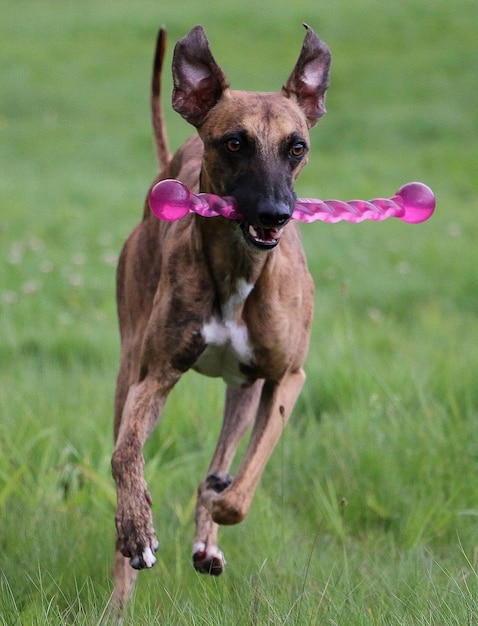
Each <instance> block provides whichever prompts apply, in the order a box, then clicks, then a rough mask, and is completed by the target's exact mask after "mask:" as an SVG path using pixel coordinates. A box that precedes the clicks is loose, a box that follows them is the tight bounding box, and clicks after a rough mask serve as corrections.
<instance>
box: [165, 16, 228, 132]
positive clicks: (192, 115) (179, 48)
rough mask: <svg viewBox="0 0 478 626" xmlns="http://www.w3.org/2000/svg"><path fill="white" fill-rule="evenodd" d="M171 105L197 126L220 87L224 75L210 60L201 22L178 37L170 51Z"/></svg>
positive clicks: (220, 89)
mask: <svg viewBox="0 0 478 626" xmlns="http://www.w3.org/2000/svg"><path fill="white" fill-rule="evenodd" d="M173 80H174V89H173V99H172V101H173V108H174V110H175V111H177V112H178V113H179V114H180V115H182V116H183V117H184V119H185V120H187V121H188V122H189V123H190V124H193V125H194V126H200V125H201V124H202V122H203V121H204V119H205V117H206V115H207V114H208V113H209V111H210V110H211V109H212V107H213V106H214V105H215V104H216V103H217V102H218V100H219V99H220V97H221V95H222V93H223V91H224V90H225V89H227V88H228V87H229V84H228V81H227V78H226V76H225V74H224V72H223V71H222V70H221V68H220V67H219V65H218V64H217V63H216V61H215V60H214V57H213V56H212V54H211V50H210V49H209V42H208V40H207V37H206V33H205V32H204V29H203V27H202V26H195V27H194V28H193V29H192V30H191V31H190V32H189V33H188V34H187V35H186V36H185V37H183V38H182V39H180V40H179V41H178V42H177V44H176V46H175V48H174V55H173Z"/></svg>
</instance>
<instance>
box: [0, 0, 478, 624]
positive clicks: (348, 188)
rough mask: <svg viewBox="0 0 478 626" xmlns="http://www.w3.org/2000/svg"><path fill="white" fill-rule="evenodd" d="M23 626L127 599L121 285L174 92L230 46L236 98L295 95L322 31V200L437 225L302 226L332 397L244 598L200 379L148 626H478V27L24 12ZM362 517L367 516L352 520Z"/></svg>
mask: <svg viewBox="0 0 478 626" xmlns="http://www.w3.org/2000/svg"><path fill="white" fill-rule="evenodd" d="M0 15H1V20H0V64H1V71H0V77H1V78H0V367H1V373H0V620H1V623H2V624H8V625H9V626H10V625H11V624H47V623H48V624H50V623H51V624H60V623H61V624H63V623H65V624H93V623H100V621H101V619H102V615H103V610H104V608H105V605H106V603H107V600H108V595H109V591H110V586H109V585H110V581H109V568H110V563H111V551H112V545H113V538H114V522H113V518H114V502H115V495H114V488H113V483H112V479H111V477H110V470H109V457H110V454H111V448H112V437H111V413H112V397H113V391H114V379H115V375H116V367H117V359H118V334H117V328H116V315H115V302H114V271H115V270H114V268H115V264H116V260H117V256H118V254H119V251H120V249H121V245H122V243H123V241H124V239H125V238H126V236H127V235H128V233H129V232H130V230H131V229H132V227H133V226H134V225H135V224H136V223H137V221H138V220H139V218H140V216H141V212H142V205H143V201H144V196H145V193H146V191H147V188H148V185H149V184H150V182H151V180H152V178H153V177H154V175H155V173H156V162H155V156H154V149H153V143H152V134H151V128H150V121H149V118H150V112H149V84H150V72H151V63H152V55H153V49H154V42H155V37H156V32H157V29H158V27H159V26H160V25H164V26H166V27H167V29H168V36H169V45H168V55H167V59H166V70H165V72H164V106H165V112H166V119H167V125H168V131H169V136H170V143H171V147H173V148H176V147H178V146H179V145H180V144H181V142H182V141H183V140H184V139H185V138H186V137H187V136H188V135H189V134H190V133H191V132H192V129H191V128H190V127H188V126H187V124H186V123H185V122H184V121H183V120H181V119H180V118H179V117H178V116H177V115H176V114H175V113H174V112H173V111H172V110H171V108H170V105H169V100H170V92H171V79H170V72H169V70H168V67H169V65H170V61H171V51H172V46H173V44H174V42H175V41H176V39H178V38H179V37H181V36H183V35H184V34H185V33H186V32H187V31H188V30H189V29H190V28H191V27H192V26H193V25H195V24H196V23H201V24H203V26H204V27H205V28H206V31H207V34H208V36H209V39H210V43H211V48H212V51H213V54H214V55H215V57H216V59H217V61H218V62H219V64H220V65H221V66H222V68H223V69H224V70H225V72H226V74H227V75H228V77H229V79H230V82H231V85H232V87H233V88H238V89H259V90H277V89H279V88H280V87H281V85H282V84H283V83H284V81H285V80H286V79H287V77H288V76H289V74H290V72H291V70H292V68H293V66H294V64H295V61H296V59H297V56H298V54H299V50H300V46H301V42H302V38H303V36H304V30H303V28H302V25H301V24H302V23H303V22H306V23H308V24H310V25H311V26H312V27H313V28H314V30H316V32H317V33H318V34H319V35H320V36H321V37H322V38H323V39H324V40H325V41H326V42H327V43H328V45H329V46H330V48H331V51H332V56H333V59H332V75H331V87H330V90H329V94H328V98H327V108H328V114H327V116H326V117H325V118H324V119H323V120H322V121H321V122H320V123H319V125H318V126H317V128H316V129H314V130H313V131H312V154H311V158H310V160H309V165H308V167H307V168H306V170H305V171H304V173H303V175H302V176H301V179H300V180H299V181H298V185H297V193H298V195H299V196H309V197H320V198H323V199H325V198H332V197H335V198H339V199H343V200H347V199H350V198H353V197H359V198H371V197H376V196H390V195H392V194H393V193H394V192H395V191H396V189H398V187H400V186H401V185H402V184H403V183H405V182H408V181H411V180H420V181H422V182H425V183H427V184H428V185H429V186H431V187H432V189H433V190H434V191H435V193H436V196H437V209H436V213H435V215H434V216H433V218H432V219H431V220H430V221H429V222H426V223H424V224H422V225H419V226H410V225H406V224H403V223H401V222H400V221H398V220H388V221H387V222H384V223H382V224H373V223H364V224H361V225H351V224H337V225H334V226H330V225H326V224H319V223H316V224H313V225H309V226H306V227H303V228H302V233H303V239H304V245H305V247H306V250H307V254H308V258H309V264H310V268H311V271H312V274H313V276H314V279H315V282H316V287H317V296H316V315H315V324H314V331H313V338H312V343H311V352H310V356H309V359H308V363H307V371H308V381H307V384H306V388H305V389H304V392H303V394H302V396H301V399H300V400H299V403H298V405H297V408H296V411H295V414H294V416H293V418H292V420H291V422H290V425H289V426H288V428H287V430H286V432H285V433H284V436H283V438H282V440H281V442H280V444H279V446H278V449H277V451H276V452H275V453H274V455H273V457H272V459H271V462H270V464H269V465H268V467H267V469H266V472H265V474H264V478H263V481H262V484H261V487H260V489H259V490H258V493H257V497H256V499H255V501H254V504H253V507H252V510H251V513H250V516H249V518H248V520H247V521H246V522H245V523H244V524H242V525H241V526H239V527H237V528H227V529H224V531H223V532H222V534H221V547H222V548H223V549H224V551H225V552H226V557H227V559H228V562H229V567H228V570H227V572H226V574H225V575H224V576H223V577H222V578H221V579H219V580H209V579H207V578H204V577H200V576H198V575H196V574H195V573H194V571H193V570H192V568H191V566H190V564H189V559H190V554H189V553H190V541H191V538H192V513H193V506H194V494H195V489H196V485H197V483H198V481H199V480H200V479H201V478H202V476H203V473H204V472H205V471H206V468H207V464H208V462H209V458H210V456H211V454H212V450H213V446H214V442H215V438H216V436H217V432H218V428H219V425H220V414H221V410H222V395H223V386H222V384H221V383H220V382H218V381H208V380H205V379H201V378H199V377H198V376H196V375H194V374H191V375H188V376H187V377H185V378H184V380H182V381H181V383H180V384H179V389H178V390H177V391H176V393H173V395H172V396H171V398H170V401H169V403H168V406H167V410H166V414H165V416H164V420H163V423H162V424H161V426H160V428H159V429H158V430H157V431H156V432H155V433H154V435H153V436H152V438H151V440H150V442H149V443H148V446H147V449H146V456H147V459H148V465H147V473H148V479H149V482H150V487H151V491H152V493H153V499H154V502H155V507H154V513H155V518H156V526H157V530H158V534H159V537H160V540H161V549H160V552H159V559H158V564H157V566H156V567H155V568H154V569H153V570H152V571H151V572H147V573H143V574H142V575H141V577H140V578H141V579H140V584H139V587H138V593H137V597H136V602H135V604H134V606H133V607H132V608H131V609H130V611H129V612H128V614H127V616H126V622H127V623H131V624H133V623H134V624H142V623H144V624H150V623H153V622H154V620H156V622H157V623H161V624H188V625H190V624H228V625H229V624H269V623H271V624H340V625H344V624H437V625H438V624H440V625H442V624H459V625H460V626H461V625H462V624H465V623H470V624H471V623H475V621H477V620H478V608H477V603H476V597H477V596H476V592H477V576H476V565H477V559H478V557H477V554H478V548H477V546H478V541H477V532H476V517H477V516H478V501H477V500H478V488H477V481H476V476H477V470H478V432H477V431H478V428H477V412H478V411H477V407H478V393H477V385H476V380H477V377H478V356H477V350H476V342H477V337H478V323H477V315H476V314H477V308H478V307H477V304H478V289H477V276H476V268H477V265H478V252H477V245H476V241H477V231H478V222H477V219H476V212H477V210H478V181H477V171H478V155H477V149H476V144H477V129H478V113H477V110H478V109H477V106H476V104H477V96H478V41H477V37H476V24H477V23H478V3H477V2H476V0H456V1H455V2H453V3H450V2H445V0H434V1H432V2H423V1H420V0H404V1H402V2H400V3H395V2H394V3H385V2H379V1H378V0H358V1H357V2H354V3H350V2H347V1H346V0H335V1H332V0H330V1H324V2H322V3H312V2H305V1H303V0H297V1H294V2H286V1H285V0H273V1H272V0H266V1H264V2H260V3H259V2H235V3H231V4H228V3H224V2H217V1H212V0H207V1H204V2H193V1H192V0H189V1H184V2H180V1H178V2H175V3H170V2H169V3H166V2H159V1H154V2H153V1H152V0H151V1H150V0H136V1H130V2H126V1H123V0H120V1H116V2H114V3H113V2H105V1H104V0H100V1H98V0H95V1H94V2H93V1H92V0H84V1H82V2H73V1H71V0H65V1H62V2H59V1H53V0H41V1H40V0H22V1H21V2H11V1H7V0H0ZM345 503H347V505H346V506H345Z"/></svg>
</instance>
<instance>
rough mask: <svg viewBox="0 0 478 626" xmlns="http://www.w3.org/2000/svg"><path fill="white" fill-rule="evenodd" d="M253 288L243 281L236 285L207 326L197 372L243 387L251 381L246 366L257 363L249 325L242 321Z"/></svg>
mask: <svg viewBox="0 0 478 626" xmlns="http://www.w3.org/2000/svg"><path fill="white" fill-rule="evenodd" d="M252 289H253V285H251V284H249V283H247V282H246V281H245V280H243V279H239V280H238V281H237V284H236V290H235V292H234V294H233V295H232V296H231V297H230V298H229V300H228V301H227V302H226V303H225V305H224V306H223V307H222V310H221V313H220V314H217V315H214V316H213V317H212V318H211V319H209V320H208V321H207V322H206V323H205V324H204V326H203V329H202V333H203V337H204V340H205V342H206V348H205V350H204V352H203V353H202V354H201V356H200V357H199V359H198V360H197V361H196V363H195V364H194V369H195V370H196V371H197V372H199V373H201V374H204V375H206V376H220V377H221V378H223V379H224V380H225V382H226V383H227V384H228V385H231V386H232V387H240V386H241V385H242V384H243V383H244V382H246V381H247V377H246V376H245V375H244V374H243V373H242V371H241V366H242V365H250V364H251V363H252V362H253V357H254V355H253V350H252V348H251V346H250V343H249V336H248V332H247V326H246V325H245V324H244V323H243V321H242V320H241V315H240V313H241V311H242V308H243V306H244V302H245V300H246V298H247V296H248V295H249V294H250V292H251V291H252Z"/></svg>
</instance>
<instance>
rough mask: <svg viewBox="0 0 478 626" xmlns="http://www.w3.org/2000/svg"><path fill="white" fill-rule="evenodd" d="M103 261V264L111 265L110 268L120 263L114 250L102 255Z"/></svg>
mask: <svg viewBox="0 0 478 626" xmlns="http://www.w3.org/2000/svg"><path fill="white" fill-rule="evenodd" d="M101 260H102V261H103V263H106V265H109V266H110V267H116V263H117V262H118V255H117V254H116V252H113V251H112V250H107V251H106V252H104V253H103V254H102V255H101Z"/></svg>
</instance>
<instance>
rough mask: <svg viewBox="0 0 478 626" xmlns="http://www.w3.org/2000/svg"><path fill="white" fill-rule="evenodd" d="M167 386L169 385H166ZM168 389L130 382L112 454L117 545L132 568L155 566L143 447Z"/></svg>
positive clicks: (155, 546)
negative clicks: (115, 495)
mask: <svg viewBox="0 0 478 626" xmlns="http://www.w3.org/2000/svg"><path fill="white" fill-rule="evenodd" d="M169 387H170V388H171V387H172V385H170V386H169ZM168 392H169V389H164V388H161V387H160V385H159V384H158V382H157V381H156V380H155V379H153V378H152V377H146V378H145V379H144V380H143V381H142V382H139V383H137V384H134V385H131V387H130V389H129V391H128V396H127V398H126V403H125V406H124V409H123V417H122V420H121V427H120V430H119V433H118V438H117V441H116V446H115V450H114V453H113V457H112V470H113V477H114V479H115V481H116V490H117V499H118V503H117V511H116V529H117V548H118V549H119V550H120V552H121V553H122V554H123V555H124V556H125V557H128V558H129V559H131V560H130V565H131V566H132V567H133V568H135V569H143V568H146V567H151V566H152V565H154V563H155V561H156V559H155V557H154V553H155V552H156V550H157V549H158V541H157V539H156V535H155V532H154V528H153V518H152V513H151V497H150V495H149V492H148V489H147V486H146V481H145V479H144V474H143V465H144V459H143V454H142V449H143V446H144V444H145V442H146V439H147V438H148V436H149V434H150V433H151V431H152V430H153V428H154V425H155V424H156V421H157V419H158V417H159V414H160V412H161V409H162V407H163V405H164V403H165V401H166V397H167V394H168Z"/></svg>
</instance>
